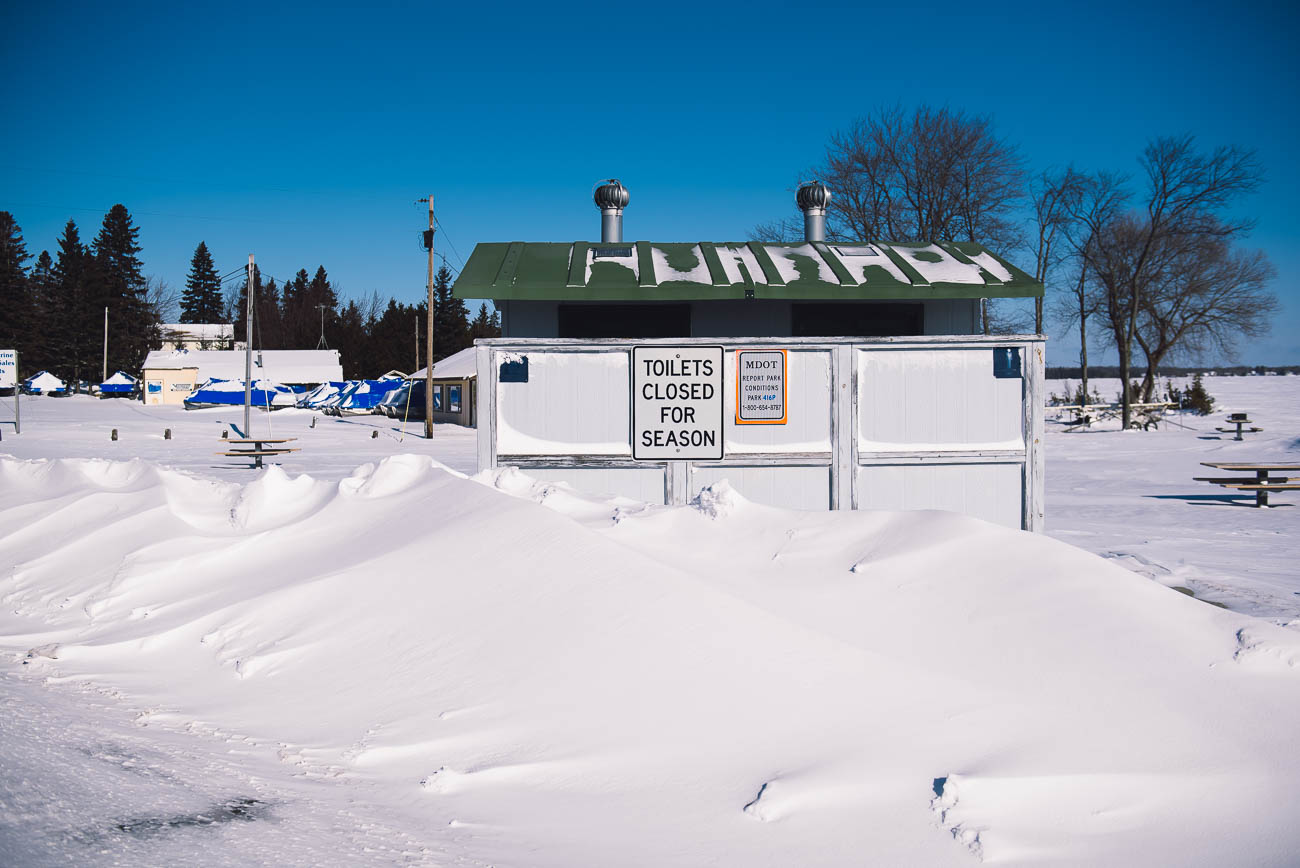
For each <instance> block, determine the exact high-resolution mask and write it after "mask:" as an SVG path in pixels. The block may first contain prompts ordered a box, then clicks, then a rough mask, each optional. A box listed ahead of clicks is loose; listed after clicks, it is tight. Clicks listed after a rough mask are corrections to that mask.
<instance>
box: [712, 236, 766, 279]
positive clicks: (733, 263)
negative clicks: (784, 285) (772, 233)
mask: <svg viewBox="0 0 1300 868" xmlns="http://www.w3.org/2000/svg"><path fill="white" fill-rule="evenodd" d="M718 259H720V260H722V270H723V271H725V272H726V273H727V282H728V283H733V284H734V283H745V282H746V280H745V278H744V276H743V275H742V273H741V270H740V264H741V263H743V264H744V266H745V270H746V271H748V272H749V276H750V278H751V279H752V281H753V282H754V283H763V284H765V283H767V275H766V274H764V273H763V268H762V266H760V265H759V264H758V257H757V256H755V255H754V251H752V250H750V249H749V247H748V246H747V245H744V244H719V245H718Z"/></svg>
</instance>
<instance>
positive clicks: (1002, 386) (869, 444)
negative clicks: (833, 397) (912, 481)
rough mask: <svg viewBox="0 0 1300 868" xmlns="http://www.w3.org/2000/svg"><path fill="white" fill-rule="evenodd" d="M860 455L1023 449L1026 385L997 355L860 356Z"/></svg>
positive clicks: (891, 352)
mask: <svg viewBox="0 0 1300 868" xmlns="http://www.w3.org/2000/svg"><path fill="white" fill-rule="evenodd" d="M857 356H858V361H857V366H858V409H857V412H858V449H859V450H860V451H862V452H902V451H915V450H935V451H944V450H978V449H1024V445H1025V439H1024V415H1023V413H1022V410H1021V408H1022V404H1021V402H1022V392H1023V389H1024V381H1023V379H1021V378H1007V379H998V378H996V377H994V376H993V349H992V348H991V347H990V348H987V349H985V348H979V349H935V350H928V349H927V350H875V349H872V350H858V352H857Z"/></svg>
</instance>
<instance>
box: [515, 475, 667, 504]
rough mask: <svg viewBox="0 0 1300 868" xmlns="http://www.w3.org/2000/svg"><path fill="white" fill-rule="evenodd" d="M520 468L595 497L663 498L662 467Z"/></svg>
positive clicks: (647, 500) (660, 500)
mask: <svg viewBox="0 0 1300 868" xmlns="http://www.w3.org/2000/svg"><path fill="white" fill-rule="evenodd" d="M523 472H524V473H526V474H527V475H529V476H531V477H533V478H534V479H540V480H542V481H544V482H567V483H568V484H569V485H571V486H573V487H574V488H576V489H578V490H579V491H582V492H586V493H587V494H594V495H596V496H598V497H610V496H613V497H626V498H629V499H631V500H636V501H641V502H644V503H656V504H660V505H662V504H663V502H664V471H663V468H662V467H525V468H523Z"/></svg>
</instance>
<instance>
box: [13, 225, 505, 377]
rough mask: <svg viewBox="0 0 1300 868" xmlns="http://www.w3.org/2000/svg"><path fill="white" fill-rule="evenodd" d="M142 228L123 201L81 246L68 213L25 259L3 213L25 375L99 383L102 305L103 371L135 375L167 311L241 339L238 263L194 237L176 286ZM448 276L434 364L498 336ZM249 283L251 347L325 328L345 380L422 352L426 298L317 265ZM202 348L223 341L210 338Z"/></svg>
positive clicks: (317, 335)
mask: <svg viewBox="0 0 1300 868" xmlns="http://www.w3.org/2000/svg"><path fill="white" fill-rule="evenodd" d="M139 232H140V231H139V228H138V227H137V226H136V225H135V223H134V220H133V219H132V217H131V214H130V212H129V211H128V210H127V209H126V207H125V206H123V205H120V204H119V205H114V206H113V207H112V209H110V210H109V212H108V214H107V215H105V217H104V220H103V225H102V226H101V228H100V231H99V234H98V235H97V236H96V237H95V239H94V240H93V241H92V242H91V243H90V244H83V243H82V241H81V235H80V232H79V230H78V229H77V225H76V223H75V222H74V221H72V220H69V221H68V222H67V224H66V225H65V226H64V230H63V234H62V236H61V237H60V238H59V239H58V242H57V252H56V254H55V255H54V256H51V255H50V253H49V252H48V251H46V250H42V251H41V253H40V255H39V256H36V257H33V256H32V255H31V254H30V253H28V251H27V246H26V243H25V241H24V240H23V234H22V229H21V227H20V226H19V225H18V223H17V221H16V220H15V219H14V217H13V215H12V214H10V213H9V212H8V211H0V348H4V349H11V348H12V349H16V350H18V352H19V355H20V361H21V364H22V369H23V372H24V374H30V373H36V372H37V371H39V370H48V371H51V372H52V373H54V374H56V375H58V376H60V377H62V378H64V379H66V380H69V381H70V382H72V383H78V382H80V381H83V380H84V381H90V382H96V381H98V379H99V377H100V375H101V371H102V366H103V364H104V352H105V349H104V335H105V311H106V310H107V334H108V344H107V362H108V365H107V366H108V373H109V374H112V373H113V372H114V371H116V370H122V371H126V372H128V373H131V374H138V373H139V371H140V369H141V367H142V365H143V364H144V359H145V356H146V355H147V354H148V352H149V351H150V350H153V349H158V348H160V347H161V345H162V341H163V340H164V339H165V338H166V335H164V334H163V333H162V330H161V329H160V325H161V324H162V323H163V322H169V321H171V320H172V319H173V318H178V319H179V321H180V322H182V323H232V324H234V326H235V340H236V341H241V342H242V341H243V340H244V336H245V332H246V325H245V312H246V311H247V307H248V304H247V298H248V296H247V283H248V280H247V274H246V269H243V268H238V267H236V268H235V269H233V270H231V271H230V272H229V273H228V274H226V275H225V276H224V277H223V276H221V274H220V273H219V272H218V270H217V267H216V265H215V263H214V262H213V260H212V256H211V254H210V253H209V251H208V248H207V245H206V244H205V243H204V242H202V241H200V242H199V244H198V246H197V247H196V248H195V250H194V256H193V258H192V259H191V260H190V272H189V275H188V276H187V277H186V281H185V289H184V291H183V292H177V291H175V290H173V289H172V288H171V287H169V286H168V285H167V284H166V283H165V282H163V281H162V280H160V279H158V278H154V277H146V276H145V274H144V263H143V261H142V260H141V259H140V255H139V254H140V253H141V247H140V244H139ZM33 258H34V260H35V261H34V262H31V263H30V265H29V260H32V259H33ZM451 279H452V275H451V272H450V271H449V270H448V269H447V268H446V267H445V266H444V267H443V268H441V269H439V271H438V273H437V275H436V278H435V281H434V289H435V295H434V326H435V329H434V332H435V333H434V349H433V359H434V361H438V360H439V359H443V358H445V357H447V356H449V355H451V354H452V353H455V352H458V351H459V350H461V349H464V348H465V347H468V346H471V345H472V344H473V342H474V339H475V338H480V337H497V336H499V335H500V334H501V323H500V319H499V318H498V316H497V313H496V312H495V311H492V312H490V313H489V311H488V309H487V305H486V304H484V305H481V306H480V308H479V311H478V315H477V316H476V317H475V318H474V319H473V320H472V321H471V320H470V318H469V312H468V311H467V310H466V308H465V304H464V302H462V301H461V300H460V299H457V298H453V297H452V295H451ZM253 280H254V294H253V298H254V311H253V346H254V347H255V348H260V349H302V350H309V349H315V348H316V347H318V346H320V344H321V341H322V334H323V337H324V344H325V346H327V347H329V348H330V349H335V350H338V351H339V354H340V356H341V357H342V362H343V374H344V376H345V377H348V378H350V379H351V378H356V377H363V376H369V377H373V376H377V375H379V374H382V373H384V372H386V371H389V370H394V369H396V370H400V371H406V372H410V371H413V370H415V368H416V367H418V366H420V365H424V364H426V363H427V361H428V360H427V359H426V358H425V356H426V353H425V338H424V330H425V322H426V319H427V316H428V304H427V303H426V302H424V301H421V302H420V303H419V304H414V305H407V304H399V303H398V302H397V301H396V300H394V299H391V298H388V299H384V298H382V297H381V296H380V295H379V293H378V292H372V293H371V294H370V296H369V297H368V298H363V299H352V300H349V301H347V302H346V303H345V302H342V301H341V300H340V298H339V294H338V292H336V290H335V288H334V286H333V285H332V284H331V283H330V279H329V275H328V274H327V273H326V271H325V268H324V266H320V267H318V268H317V269H316V272H315V274H314V275H312V276H308V272H307V270H306V269H301V270H299V271H298V272H297V274H296V275H294V276H293V277H292V278H285V279H283V280H279V281H277V280H275V279H274V278H272V277H270V276H267V277H266V278H265V282H264V280H263V275H262V274H261V273H260V272H258V271H257V270H256V269H255V270H254V276H253ZM417 335H418V340H417ZM206 348H210V349H230V347H229V346H218V345H216V344H215V343H214V344H213V345H211V346H210V347H206Z"/></svg>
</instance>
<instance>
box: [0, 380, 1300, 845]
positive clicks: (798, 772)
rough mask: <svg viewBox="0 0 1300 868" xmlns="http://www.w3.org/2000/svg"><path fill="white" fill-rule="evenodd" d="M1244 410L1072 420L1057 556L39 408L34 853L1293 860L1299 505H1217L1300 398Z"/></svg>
mask: <svg viewBox="0 0 1300 868" xmlns="http://www.w3.org/2000/svg"><path fill="white" fill-rule="evenodd" d="M1208 385H1209V386H1210V389H1211V392H1212V393H1213V394H1214V395H1215V396H1216V397H1217V398H1218V399H1219V401H1220V408H1221V409H1222V410H1224V411H1230V410H1242V409H1244V410H1248V411H1250V412H1251V414H1252V418H1253V419H1254V420H1255V421H1256V422H1257V423H1258V424H1259V425H1261V427H1264V428H1265V429H1266V431H1265V432H1264V433H1262V434H1258V435H1253V436H1254V437H1255V438H1257V439H1255V440H1248V441H1247V442H1245V443H1235V442H1232V441H1230V440H1219V439H1202V438H1207V437H1210V436H1211V432H1212V429H1213V427H1214V423H1215V421H1216V420H1217V419H1220V418H1221V416H1216V417H1210V418H1209V419H1200V418H1190V417H1189V418H1188V419H1186V420H1184V422H1185V424H1188V425H1191V426H1194V427H1195V428H1196V429H1197V430H1196V431H1186V430H1182V429H1178V428H1171V429H1169V430H1163V431H1159V432H1143V433H1121V432H1118V431H1110V432H1106V431H1102V430H1098V431H1095V432H1079V433H1074V434H1065V433H1062V432H1060V431H1059V430H1053V429H1059V427H1060V426H1052V425H1049V434H1048V446H1049V452H1048V455H1049V458H1048V510H1049V513H1048V523H1049V534H1048V535H1031V534H1024V533H1020V532H1016V531H1010V530H1006V529H1003V528H999V527H995V526H993V525H989V524H986V523H983V522H979V521H976V520H973V519H967V518H964V517H961V516H955V515H951V514H944V513H933V512H912V513H884V512H877V513H869V512H861V513H854V512H842V513H811V512H794V511H787V510H778V509H772V508H768V507H763V506H759V505H756V504H752V503H749V502H747V501H745V500H744V499H743V498H741V497H739V496H738V495H737V494H736V493H735V492H733V491H731V490H730V489H729V488H728V487H727V486H726V485H725V484H720V485H718V486H715V487H714V488H713V489H710V490H707V491H706V492H704V493H703V494H702V495H701V496H700V498H698V500H697V501H696V502H695V503H694V504H692V505H691V506H690V507H684V508H662V507H655V508H647V507H645V506H644V505H641V504H636V503H632V502H627V501H618V502H606V501H601V500H598V499H594V498H588V497H584V496H580V495H577V494H575V493H573V492H571V491H569V490H567V489H565V488H564V487H563V486H558V485H555V484H538V483H534V482H533V481H532V480H529V479H528V478H527V477H525V476H523V475H522V474H519V473H517V472H515V471H510V470H503V471H499V472H497V473H495V474H483V475H479V476H476V477H473V478H468V477H467V476H465V475H464V474H466V473H472V472H473V471H474V470H475V469H476V468H475V467H474V461H475V459H474V454H475V453H474V434H473V432H471V431H464V430H461V429H456V428H453V427H451V426H438V428H437V431H436V432H435V437H434V439H433V440H432V441H424V440H423V439H422V438H420V437H419V435H418V432H419V430H420V427H419V426H418V425H417V424H411V425H408V426H407V427H408V431H409V432H410V433H408V434H407V435H406V436H405V437H404V438H402V439H400V440H399V438H401V437H402V435H401V434H400V430H399V429H400V427H401V426H400V425H397V424H394V423H393V422H391V421H390V420H384V419H381V418H380V417H356V418H351V419H344V420H335V419H327V418H325V417H318V416H315V414H310V413H306V412H302V411H281V412H276V413H274V414H270V415H268V414H265V413H259V414H257V415H256V416H255V419H254V432H255V433H256V434H258V435H271V434H273V435H274V436H277V437H279V436H291V437H297V438H299V439H298V441H297V442H296V443H295V444H293V445H296V446H301V447H302V450H303V451H302V452H299V453H295V454H294V455H292V456H290V457H289V458H287V459H286V460H285V461H284V462H283V467H282V468H271V469H269V470H266V471H264V472H261V473H257V472H255V471H252V470H248V469H244V468H239V467H237V466H236V465H235V463H234V462H233V461H228V460H227V459H223V458H218V457H217V456H215V455H213V454H212V453H214V452H216V451H218V450H219V449H220V441H219V439H218V437H219V433H218V432H219V431H220V429H221V428H222V427H223V426H224V425H226V424H228V423H229V422H231V421H236V422H238V420H239V417H240V411H222V410H204V411H190V412H186V411H183V410H180V409H174V410H173V409H171V408H158V407H151V408H144V407H142V406H141V405H139V404H129V403H127V402H118V401H97V400H94V399H89V398H82V397H71V398H65V399H53V398H38V399H32V400H30V401H25V402H24V405H23V417H24V433H23V434H22V435H19V436H15V435H14V434H13V433H12V428H11V427H9V426H0V431H2V433H3V438H4V439H3V442H0V453H8V454H9V455H11V456H14V457H13V458H8V459H6V458H0V651H3V654H4V656H3V660H4V661H5V662H4V663H3V668H0V708H2V710H3V713H2V714H0V863H4V864H18V865H27V864H32V865H44V864H49V865H63V864H86V865H112V864H123V865H126V864H131V865H136V864H180V863H194V864H213V865H225V864H285V865H296V864H304V865H306V864H429V865H496V866H576V865H611V864H616V865H646V866H651V865H654V866H662V865H773V866H778V865H779V866H788V865H807V866H816V865H827V866H830V865H862V864H897V865H966V864H974V863H975V860H977V859H983V860H985V861H996V862H1005V863H1008V864H1025V865H1041V864H1063V865H1102V864H1105V865H1154V864H1161V865H1164V864H1169V865H1173V864H1177V865H1225V864H1252V865H1287V864H1294V858H1295V853H1296V852H1297V848H1298V847H1300V827H1297V825H1296V824H1295V822H1294V820H1295V816H1294V815H1295V810H1294V804H1295V799H1294V789H1295V786H1294V781H1295V780H1297V779H1298V778H1300V629H1297V627H1300V622H1297V621H1296V618H1297V614H1298V613H1297V601H1298V600H1300V596H1297V594H1296V592H1297V591H1300V580H1297V578H1296V575H1295V574H1296V572H1297V571H1296V569H1295V568H1294V566H1291V567H1290V568H1288V563H1289V564H1292V565H1293V564H1295V563H1297V562H1300V561H1297V557H1296V555H1297V550H1296V546H1297V543H1296V537H1297V534H1296V531H1297V530H1298V529H1300V507H1291V508H1286V507H1282V508H1277V509H1270V510H1255V509H1249V508H1246V507H1242V506H1236V505H1233V504H1232V503H1231V502H1230V501H1231V500H1232V499H1233V498H1232V497H1231V496H1228V499H1227V500H1224V499H1223V498H1224V496H1225V495H1226V494H1227V492H1226V491H1224V490H1223V489H1218V488H1213V487H1211V486H1209V485H1207V484H1206V483H1197V482H1192V481H1191V477H1192V476H1197V475H1204V474H1203V473H1202V471H1204V470H1207V468H1201V467H1200V466H1199V464H1198V462H1199V461H1203V460H1248V459H1256V458H1262V459H1273V458H1279V459H1287V460H1294V459H1296V458H1297V457H1298V450H1300V444H1298V443H1297V442H1296V438H1297V432H1298V431H1300V424H1298V423H1300V378H1274V377H1269V378H1243V379H1231V380H1229V379H1221V380H1211V381H1209V382H1208ZM1108 388H1110V386H1109V384H1103V388H1102V391H1103V394H1107V392H1106V390H1107V389H1108ZM1058 391H1059V389H1058ZM1111 391H1113V389H1111ZM6 412H7V408H5V407H0V421H2V420H3V419H4V418H7V417H6V416H5V413H6ZM313 418H315V419H316V423H315V426H314V427H312V419H313ZM111 428H117V429H118V430H119V439H118V440H117V441H116V442H113V441H111V440H110V439H109V430H110V429H111ZM164 428H171V429H172V432H173V437H172V439H170V440H165V439H164V438H163V429H164ZM373 431H377V432H379V436H378V437H372V436H371V432H373ZM1214 436H1215V437H1217V435H1214ZM104 458H111V459H114V460H112V461H104V460H101V459H104ZM27 459H39V460H27ZM133 459H135V460H133ZM458 471H459V472H458ZM1275 500H1276V501H1277V502H1279V503H1286V502H1300V498H1290V497H1287V496H1286V495H1275ZM1053 537H1056V539H1053ZM1062 540H1063V541H1065V542H1062ZM1066 542H1068V543H1070V544H1069V545H1067V544H1065V543H1066ZM1090 552H1095V553H1097V554H1102V555H1105V556H1106V557H1104V558H1098V557H1096V556H1095V555H1094V554H1092V553H1090ZM1123 567H1128V568H1129V569H1124V568H1123ZM1152 578H1154V579H1156V581H1151V579H1152ZM1163 585H1178V586H1182V587H1187V588H1190V589H1191V590H1193V591H1195V592H1196V594H1197V595H1198V596H1199V597H1203V598H1204V599H1209V600H1214V601H1217V602H1221V603H1223V604H1224V605H1226V606H1228V607H1229V608H1227V609H1224V608H1219V607H1216V606H1211V605H1206V604H1205V603H1204V602H1201V601H1200V600H1197V599H1193V598H1191V597H1189V596H1186V595H1184V594H1181V593H1177V592H1175V591H1172V590H1169V589H1168V588H1166V587H1163ZM1253 615H1262V616H1264V617H1253ZM1270 622H1272V623H1270ZM1287 624H1289V627H1288V626H1285V625H1287Z"/></svg>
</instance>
